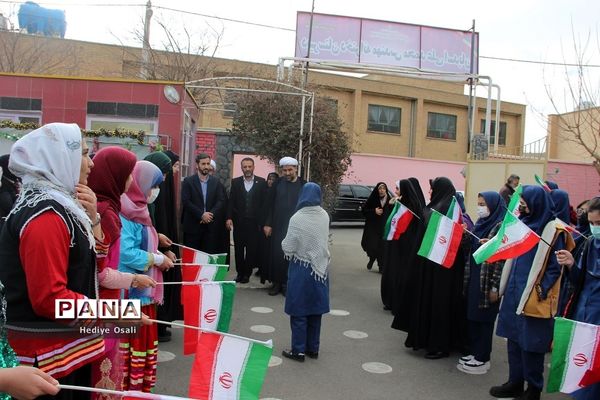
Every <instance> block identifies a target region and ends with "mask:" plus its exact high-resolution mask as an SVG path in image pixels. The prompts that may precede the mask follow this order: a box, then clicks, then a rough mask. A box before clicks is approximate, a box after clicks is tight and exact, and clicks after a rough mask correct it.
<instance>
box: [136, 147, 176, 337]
mask: <svg viewBox="0 0 600 400" xmlns="http://www.w3.org/2000/svg"><path fill="white" fill-rule="evenodd" d="M172 157H173V158H172ZM175 157H176V154H175V153H173V152H169V153H167V152H162V151H155V152H152V153H150V154H148V155H147V156H146V157H144V160H146V161H150V162H151V163H152V164H154V165H156V166H157V167H158V168H159V169H160V172H162V173H163V176H164V177H165V179H164V180H163V182H162V183H161V184H160V186H159V193H158V197H157V198H156V200H155V201H154V202H152V203H150V204H148V211H150V218H151V219H152V224H153V225H154V227H155V228H156V232H158V240H159V245H158V248H159V250H160V251H161V252H162V253H164V255H166V256H167V257H169V258H170V259H171V260H172V261H173V262H175V260H176V259H177V255H176V254H175V252H174V250H175V249H173V248H172V246H173V240H175V243H177V240H176V239H177V236H176V235H177V229H176V226H175V225H176V224H175V221H176V220H177V219H176V216H175V198H174V196H175V186H174V180H173V174H174V173H175V171H176V169H177V168H178V166H175V164H178V163H179V161H178V160H179V157H177V158H175ZM163 279H164V281H165V282H181V270H179V266H177V267H174V268H172V269H170V270H169V272H163ZM180 289H181V288H180V287H178V286H177V285H168V286H165V288H164V304H162V305H160V306H159V307H158V309H157V313H158V319H160V320H161V321H173V320H176V319H181V318H183V317H182V315H183V314H182V311H181V310H180V308H181V300H180V296H181V290H180ZM170 340H171V332H169V331H168V329H167V325H159V326H158V341H159V342H168V341H170Z"/></svg>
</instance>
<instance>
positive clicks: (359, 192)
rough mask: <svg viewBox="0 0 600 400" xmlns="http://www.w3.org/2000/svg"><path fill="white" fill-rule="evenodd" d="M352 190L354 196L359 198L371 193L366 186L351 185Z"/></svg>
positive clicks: (364, 197) (365, 197) (366, 196)
mask: <svg viewBox="0 0 600 400" xmlns="http://www.w3.org/2000/svg"><path fill="white" fill-rule="evenodd" d="M352 190H354V194H355V195H356V197H359V198H361V199H368V198H369V196H370V195H371V190H369V188H368V187H366V186H360V185H354V186H352Z"/></svg>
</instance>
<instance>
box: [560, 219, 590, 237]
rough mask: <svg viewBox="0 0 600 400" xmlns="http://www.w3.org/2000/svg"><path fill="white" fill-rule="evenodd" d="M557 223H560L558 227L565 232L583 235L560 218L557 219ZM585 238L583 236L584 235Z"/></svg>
mask: <svg viewBox="0 0 600 400" xmlns="http://www.w3.org/2000/svg"><path fill="white" fill-rule="evenodd" d="M556 222H558V225H557V226H558V227H559V228H562V229H564V230H565V231H567V232H569V233H571V234H573V233H578V234H580V235H581V232H579V231H578V230H577V229H575V228H573V227H572V226H571V225H570V224H567V223H566V222H565V221H563V220H562V219H560V218H556ZM582 236H583V235H582Z"/></svg>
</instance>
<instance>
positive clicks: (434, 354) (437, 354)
mask: <svg viewBox="0 0 600 400" xmlns="http://www.w3.org/2000/svg"><path fill="white" fill-rule="evenodd" d="M448 356H450V354H449V353H448V352H445V351H430V352H428V353H427V354H425V358H426V359H428V360H439V359H440V358H446V357H448Z"/></svg>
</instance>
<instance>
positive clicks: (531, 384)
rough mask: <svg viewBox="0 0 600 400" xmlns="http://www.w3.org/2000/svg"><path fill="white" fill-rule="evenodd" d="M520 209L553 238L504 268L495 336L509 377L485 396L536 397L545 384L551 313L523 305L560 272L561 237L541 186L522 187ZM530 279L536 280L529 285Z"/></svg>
mask: <svg viewBox="0 0 600 400" xmlns="http://www.w3.org/2000/svg"><path fill="white" fill-rule="evenodd" d="M519 212H520V219H521V221H522V222H523V223H524V224H526V225H527V226H528V227H529V228H530V229H531V230H532V231H533V232H535V233H536V234H537V235H538V236H542V237H543V238H544V239H545V240H546V241H547V242H552V243H553V247H552V248H549V247H548V246H547V245H546V244H545V243H544V242H542V241H540V242H539V243H538V244H537V245H535V246H534V247H533V248H532V249H531V250H529V251H528V252H526V253H524V254H522V255H520V256H518V257H516V258H514V259H513V260H511V264H512V265H510V266H509V264H506V265H505V267H504V270H503V274H502V278H503V279H502V281H504V282H506V284H505V291H504V297H503V299H502V304H501V306H500V313H499V315H498V325H497V329H496V334H497V335H498V336H501V337H504V338H506V339H507V346H508V366H509V377H508V382H506V383H505V384H503V385H500V386H494V387H492V388H491V389H490V394H491V395H492V396H494V397H500V398H502V397H514V398H516V399H518V400H537V399H539V398H540V394H541V392H542V388H543V386H544V376H543V374H544V355H545V353H546V352H547V351H548V350H549V349H550V342H551V340H552V334H553V329H554V319H553V317H554V315H551V314H550V315H544V316H541V315H538V316H528V315H526V313H525V311H524V306H523V305H524V304H525V302H526V301H527V300H528V299H531V298H535V296H537V297H538V300H539V301H540V302H542V301H545V300H547V299H548V296H549V293H550V292H551V290H552V289H553V288H554V287H555V284H556V283H557V281H558V279H559V278H560V275H561V266H560V265H559V263H558V262H557V260H556V254H555V251H556V250H561V249H563V248H564V243H565V238H564V237H563V235H562V234H559V233H560V232H561V231H559V230H557V229H556V228H555V227H556V225H557V224H556V222H555V221H554V219H555V218H554V216H553V213H552V200H551V199H550V195H549V194H548V193H546V192H545V191H544V189H542V187H540V186H524V187H523V193H522V197H521V204H520V206H519ZM538 252H539V253H540V254H539V255H538V256H537V257H536V254H537V253H538ZM536 260H537V261H536ZM540 260H541V261H540ZM532 271H533V273H532ZM536 271H542V272H540V273H539V275H536ZM540 275H541V280H539V282H538V281H537V279H539V278H540ZM534 280H535V282H537V283H536V284H535V285H532V281H534ZM501 290H502V283H501ZM532 292H535V293H532ZM532 296H533V297H532ZM525 382H527V390H526V391H524V383H525Z"/></svg>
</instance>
